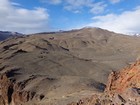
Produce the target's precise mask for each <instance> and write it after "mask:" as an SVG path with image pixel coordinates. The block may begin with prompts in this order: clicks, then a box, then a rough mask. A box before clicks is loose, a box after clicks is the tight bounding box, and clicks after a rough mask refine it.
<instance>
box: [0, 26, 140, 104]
mask: <svg viewBox="0 0 140 105" xmlns="http://www.w3.org/2000/svg"><path fill="white" fill-rule="evenodd" d="M139 46H140V37H136V36H127V35H122V34H116V33H114V32H110V31H107V30H103V29H100V28H83V29H79V30H72V31H66V32H56V33H47V34H45V33H44V34H43V33H42V34H34V35H27V36H19V37H14V38H10V39H7V40H5V41H1V42H0V73H1V80H0V83H1V88H0V89H1V97H0V102H1V103H3V105H6V104H11V105H20V104H21V103H22V105H24V104H25V105H40V104H41V105H46V104H47V105H65V104H67V103H70V102H73V101H76V100H79V99H80V98H81V97H87V96H89V95H92V94H91V93H94V92H95V93H96V92H102V91H103V90H104V88H105V84H106V82H107V78H108V75H109V73H110V72H112V71H116V70H119V69H121V68H123V67H124V66H127V65H128V64H130V63H132V62H134V61H135V60H136V59H139V57H140V47H139ZM3 86H4V88H2V87H3ZM7 93H8V95H7ZM34 103H35V104H34ZM1 105H2V104H1Z"/></svg>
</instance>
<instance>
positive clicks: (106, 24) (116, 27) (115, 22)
mask: <svg viewBox="0 0 140 105" xmlns="http://www.w3.org/2000/svg"><path fill="white" fill-rule="evenodd" d="M92 19H93V23H90V24H88V25H87V26H92V27H100V28H104V29H108V30H112V31H114V32H119V33H138V32H140V21H139V19H140V7H137V8H135V9H133V10H131V11H124V12H122V13H121V14H106V15H104V16H95V17H93V18H92Z"/></svg>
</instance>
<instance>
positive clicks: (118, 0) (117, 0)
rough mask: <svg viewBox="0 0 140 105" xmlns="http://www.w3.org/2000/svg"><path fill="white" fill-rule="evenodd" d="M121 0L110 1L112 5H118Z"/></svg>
mask: <svg viewBox="0 0 140 105" xmlns="http://www.w3.org/2000/svg"><path fill="white" fill-rule="evenodd" d="M120 1H121V0H110V2H111V3H112V4H116V3H119V2H120Z"/></svg>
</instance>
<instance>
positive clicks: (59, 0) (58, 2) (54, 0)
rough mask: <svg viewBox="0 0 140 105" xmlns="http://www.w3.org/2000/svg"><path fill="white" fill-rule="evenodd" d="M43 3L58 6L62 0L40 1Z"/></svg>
mask: <svg viewBox="0 0 140 105" xmlns="http://www.w3.org/2000/svg"><path fill="white" fill-rule="evenodd" d="M40 1H41V2H43V3H50V4H55V5H56V4H60V3H61V2H62V0H40Z"/></svg>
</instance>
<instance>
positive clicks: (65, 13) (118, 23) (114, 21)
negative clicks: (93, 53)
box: [0, 0, 140, 33]
mask: <svg viewBox="0 0 140 105" xmlns="http://www.w3.org/2000/svg"><path fill="white" fill-rule="evenodd" d="M139 19H140V0H0V28H1V30H9V31H18V32H22V33H36V32H44V31H58V30H69V29H75V28H82V27H88V26H90V27H100V28H104V29H108V30H110V31H114V32H119V33H131V32H134V33H140V21H139Z"/></svg>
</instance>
